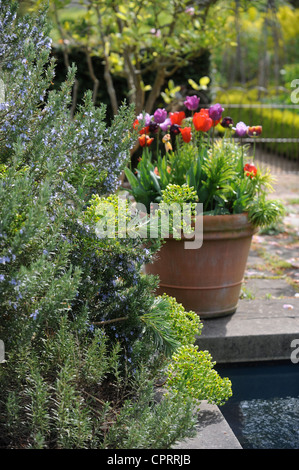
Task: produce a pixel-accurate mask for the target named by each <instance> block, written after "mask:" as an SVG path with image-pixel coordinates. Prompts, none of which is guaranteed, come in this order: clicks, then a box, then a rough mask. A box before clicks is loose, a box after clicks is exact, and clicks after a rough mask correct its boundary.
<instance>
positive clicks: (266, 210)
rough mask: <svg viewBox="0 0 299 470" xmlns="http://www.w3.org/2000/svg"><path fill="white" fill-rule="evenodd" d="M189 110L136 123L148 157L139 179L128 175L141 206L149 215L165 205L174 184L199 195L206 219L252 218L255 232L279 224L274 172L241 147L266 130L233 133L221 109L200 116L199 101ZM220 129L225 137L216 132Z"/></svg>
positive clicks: (189, 102) (239, 127)
mask: <svg viewBox="0 0 299 470" xmlns="http://www.w3.org/2000/svg"><path fill="white" fill-rule="evenodd" d="M184 105H185V107H186V109H185V110H180V111H177V112H170V113H167V112H166V110H165V109H158V110H156V111H155V112H154V114H153V115H149V114H140V115H139V116H138V117H137V119H136V121H135V123H134V127H135V128H136V126H137V127H138V126H139V128H140V131H139V132H140V136H139V142H140V144H141V145H142V146H143V152H142V156H141V158H140V159H139V162H138V165H137V168H136V170H135V173H133V172H132V171H131V170H130V169H129V168H127V169H126V176H127V178H128V181H129V183H130V185H131V190H130V191H131V193H132V195H133V196H134V198H135V199H136V201H137V202H141V203H143V204H144V205H145V206H146V207H147V209H148V211H149V210H150V204H151V202H155V203H157V202H158V203H159V202H161V201H162V200H163V190H165V189H166V188H167V186H168V185H169V184H174V185H180V186H182V185H187V186H189V187H192V188H193V189H194V190H195V191H196V193H197V196H198V201H199V202H200V203H202V204H203V211H204V214H206V215H225V214H236V213H242V212H247V213H248V216H249V218H250V220H251V222H252V223H253V224H254V225H255V226H265V225H268V224H270V223H273V222H275V221H276V219H277V218H278V217H279V216H280V215H281V214H282V211H283V209H282V205H281V204H280V202H279V201H275V200H268V199H267V194H268V192H271V191H272V190H273V188H272V185H271V183H272V177H271V175H270V172H269V171H268V170H266V171H264V172H263V171H262V170H261V169H260V168H259V166H258V165H257V164H255V162H254V157H255V155H254V154H255V145H254V152H253V156H252V157H251V159H249V156H248V146H244V145H243V143H242V138H243V137H245V136H246V135H250V136H253V137H258V136H259V135H260V134H261V132H262V127H261V126H259V125H255V126H248V125H246V124H245V123H243V122H239V123H237V124H236V126H235V127H233V126H234V124H233V121H232V119H231V118H230V117H229V116H223V111H224V108H223V107H222V106H221V105H220V104H219V103H216V104H214V105H212V106H210V107H209V108H202V109H200V110H198V107H199V98H198V97H197V96H196V95H194V96H189V97H187V98H186V100H185V102H184ZM188 113H189V114H188ZM219 123H220V124H221V126H222V128H224V129H225V132H224V135H223V137H221V136H219V135H217V132H216V127H217V125H218V124H219ZM234 137H237V138H238V140H236V139H235V138H234ZM161 143H162V144H164V148H163V145H162V149H163V150H162V151H161V150H160V149H161Z"/></svg>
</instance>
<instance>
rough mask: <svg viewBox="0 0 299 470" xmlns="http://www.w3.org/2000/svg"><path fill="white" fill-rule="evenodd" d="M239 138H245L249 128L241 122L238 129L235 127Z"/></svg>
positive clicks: (237, 125) (237, 126)
mask: <svg viewBox="0 0 299 470" xmlns="http://www.w3.org/2000/svg"><path fill="white" fill-rule="evenodd" d="M233 129H234V131H235V134H236V136H237V137H245V135H247V130H248V126H246V124H244V122H242V121H240V122H238V124H236V127H233Z"/></svg>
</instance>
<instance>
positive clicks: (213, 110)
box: [209, 103, 224, 121]
mask: <svg viewBox="0 0 299 470" xmlns="http://www.w3.org/2000/svg"><path fill="white" fill-rule="evenodd" d="M223 111H224V108H222V106H221V104H219V103H216V104H213V105H212V106H211V107H210V108H209V116H210V118H211V119H213V121H219V119H221V115H222V113H223Z"/></svg>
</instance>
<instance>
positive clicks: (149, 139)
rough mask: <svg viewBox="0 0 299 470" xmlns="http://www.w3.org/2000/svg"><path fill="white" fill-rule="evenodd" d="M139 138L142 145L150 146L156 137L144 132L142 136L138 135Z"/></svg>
mask: <svg viewBox="0 0 299 470" xmlns="http://www.w3.org/2000/svg"><path fill="white" fill-rule="evenodd" d="M138 140H139V144H140V145H141V147H148V146H149V145H151V143H152V141H153V140H154V138H153V137H149V136H148V135H146V134H142V135H141V136H140V137H138Z"/></svg>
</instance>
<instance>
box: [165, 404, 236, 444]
mask: <svg viewBox="0 0 299 470" xmlns="http://www.w3.org/2000/svg"><path fill="white" fill-rule="evenodd" d="M196 431H197V434H196V436H195V437H194V438H191V439H185V440H184V441H182V442H180V443H179V444H177V445H176V446H174V447H173V449H182V450H184V449H185V450H187V449H242V447H241V445H240V443H239V441H238V439H237V438H236V436H235V435H234V433H233V431H232V430H231V428H230V426H229V425H228V423H227V421H226V420H225V419H224V417H223V415H222V413H221V411H220V410H219V408H218V407H217V406H215V405H211V404H209V403H207V402H202V403H201V407H200V411H199V415H198V425H197V428H196Z"/></svg>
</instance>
